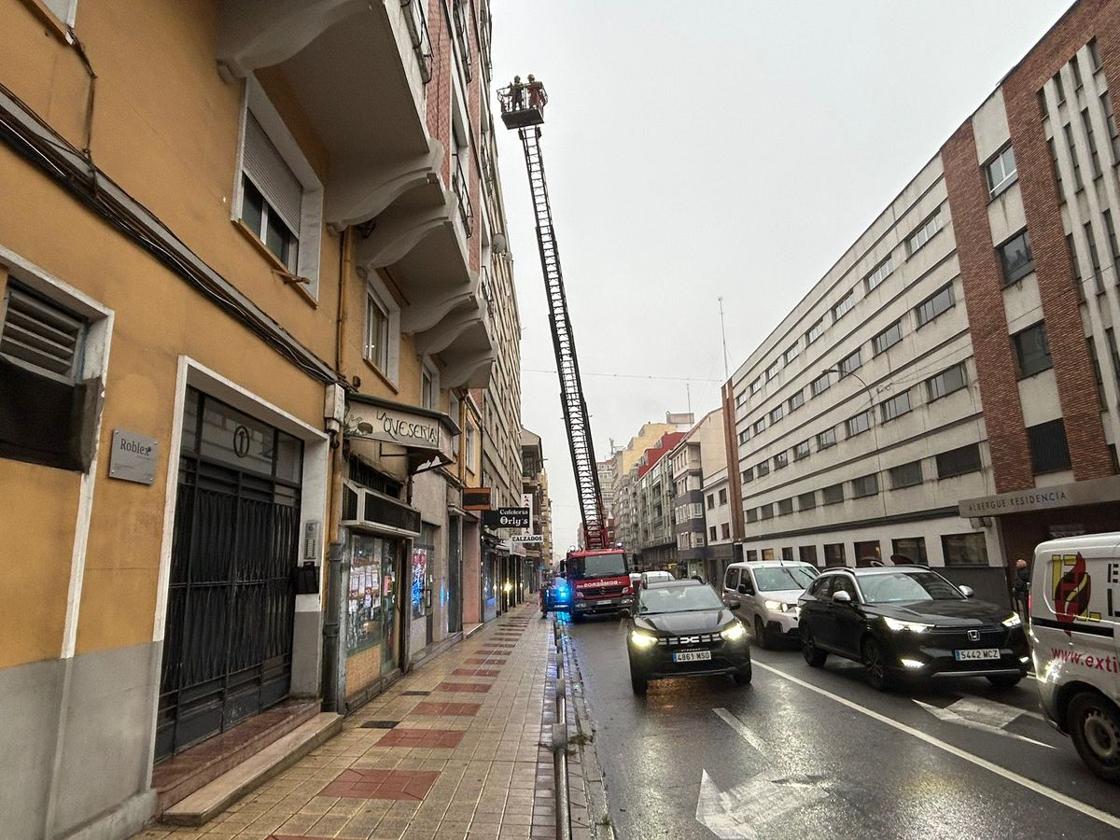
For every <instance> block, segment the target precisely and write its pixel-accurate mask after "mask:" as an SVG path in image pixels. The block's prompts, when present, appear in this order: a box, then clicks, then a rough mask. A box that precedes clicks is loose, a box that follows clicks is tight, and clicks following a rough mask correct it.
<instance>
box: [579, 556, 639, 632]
mask: <svg viewBox="0 0 1120 840" xmlns="http://www.w3.org/2000/svg"><path fill="white" fill-rule="evenodd" d="M564 566H565V572H566V576H567V579H568V583H569V585H570V587H571V591H572V605H571V607H570V610H571V616H572V621H580V620H581V619H582V618H583V617H584V616H585V615H592V614H598V613H619V612H622V611H624V610H627V609H629V608H630V604H631V601H632V600H633V595H634V590H633V589H632V588H631V585H630V568H629V565H628V564H627V562H626V555H625V554H624V553H623V551H622V550H621V549H618V548H605V549H597V550H588V551H570V552H568V556H567V558H566V560H565V561H564Z"/></svg>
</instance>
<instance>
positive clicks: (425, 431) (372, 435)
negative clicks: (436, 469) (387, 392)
mask: <svg viewBox="0 0 1120 840" xmlns="http://www.w3.org/2000/svg"><path fill="white" fill-rule="evenodd" d="M346 434H347V435H348V436H349V437H357V438H368V439H370V440H380V441H383V442H385V443H395V444H397V445H398V446H404V447H407V448H409V449H428V450H435V451H438V452H440V453H441V454H443V455H444V456H446V458H447V460H448V461H450V460H453V458H452V452H451V436H450V435H449V434H448V433H447V430H446V429H445V428H444V425H443V423H441V422H440V420H439V418H438V417H429V416H427V415H424V414H416V413H413V412H411V411H403V410H401V409H397V408H387V407H384V406H374V405H365V404H359V403H351V404H350V405H349V407H348V411H347V415H346Z"/></svg>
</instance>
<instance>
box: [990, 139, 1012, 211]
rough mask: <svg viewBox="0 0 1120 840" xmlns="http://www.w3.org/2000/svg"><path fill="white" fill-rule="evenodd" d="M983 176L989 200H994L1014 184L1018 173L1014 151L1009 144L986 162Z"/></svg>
mask: <svg viewBox="0 0 1120 840" xmlns="http://www.w3.org/2000/svg"><path fill="white" fill-rule="evenodd" d="M984 174H985V175H986V176H987V178H988V195H989V196H990V197H991V198H995V197H996V196H997V195H999V194H1000V193H1001V192H1003V191H1004V190H1006V189H1007V188H1008V187H1010V186H1011V185H1012V184H1014V183H1015V181H1016V179H1017V178H1018V175H1019V172H1018V168H1017V167H1016V165H1015V150H1014V149H1013V148H1011V146H1010V144H1008V145H1007V146H1004V147H1003V149H1002V150H1000V151H999V152H997V153H996V155H995V157H993V158H992V159H991V160H990V161H988V163H987V165H986V166H985V167H984Z"/></svg>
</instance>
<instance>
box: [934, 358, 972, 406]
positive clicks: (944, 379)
mask: <svg viewBox="0 0 1120 840" xmlns="http://www.w3.org/2000/svg"><path fill="white" fill-rule="evenodd" d="M967 384H968V371H967V369H966V368H965V365H964V362H961V363H960V364H959V365H953V366H952V367H951V368H949V369H948V370H943V371H941V373H939V374H937V376H931V377H930V378H929V379H927V380H926V393H927V395H928V396H929V401H930V402H933V401H935V400H939V399H941V398H942V397H944V396H947V395H949V394H951V393H953V392H954V391H959V390H960V389H961V388H963V387H964V386H965V385H967Z"/></svg>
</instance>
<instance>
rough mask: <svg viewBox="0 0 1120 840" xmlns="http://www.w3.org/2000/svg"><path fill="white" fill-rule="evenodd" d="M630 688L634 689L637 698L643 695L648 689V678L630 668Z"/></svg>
mask: <svg viewBox="0 0 1120 840" xmlns="http://www.w3.org/2000/svg"><path fill="white" fill-rule="evenodd" d="M630 687H631V688H632V689H634V693H635V694H637V695H639V696H640V695H643V694H645V693H646V690H647V689H648V688H649V677H647V676H646V675H645V674H640V673H638V672H637V671H635V670H634V669H633V667H631V668H630Z"/></svg>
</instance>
